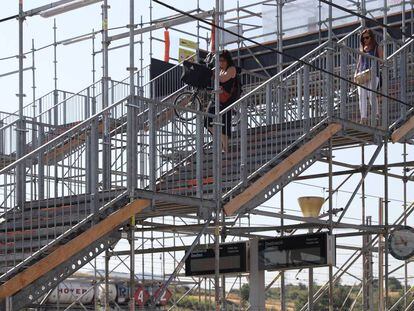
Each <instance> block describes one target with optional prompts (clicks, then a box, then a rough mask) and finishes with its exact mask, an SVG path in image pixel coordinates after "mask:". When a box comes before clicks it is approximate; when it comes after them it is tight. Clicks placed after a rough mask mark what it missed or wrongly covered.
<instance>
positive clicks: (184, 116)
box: [174, 91, 201, 122]
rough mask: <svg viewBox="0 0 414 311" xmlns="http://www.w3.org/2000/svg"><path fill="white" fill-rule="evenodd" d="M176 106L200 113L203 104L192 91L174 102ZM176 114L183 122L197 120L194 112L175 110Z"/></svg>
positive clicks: (184, 93) (182, 94) (181, 95)
mask: <svg viewBox="0 0 414 311" xmlns="http://www.w3.org/2000/svg"><path fill="white" fill-rule="evenodd" d="M174 106H177V107H185V108H190V109H193V110H196V111H198V110H199V108H200V106H201V102H200V98H198V96H197V95H196V94H194V93H193V92H190V91H185V92H182V93H181V94H180V95H178V96H177V98H176V99H175V101H174ZM174 112H175V114H176V116H177V117H178V118H179V119H180V120H182V121H187V122H188V121H192V120H194V119H195V118H196V114H195V113H194V112H191V111H187V110H184V109H180V108H174Z"/></svg>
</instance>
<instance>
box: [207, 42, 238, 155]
mask: <svg viewBox="0 0 414 311" xmlns="http://www.w3.org/2000/svg"><path fill="white" fill-rule="evenodd" d="M219 62H220V73H219V80H220V90H221V92H220V111H221V110H223V109H225V108H227V107H228V106H230V105H231V104H232V103H234V102H235V101H236V100H237V99H238V93H239V92H238V91H237V87H238V83H237V79H238V77H237V69H236V66H235V65H234V62H233V59H232V57H231V54H230V52H229V51H227V50H224V51H223V52H221V53H220V58H219ZM215 110H216V107H215V105H214V104H213V105H210V108H209V110H208V112H209V113H211V114H215ZM231 118H232V112H231V110H229V111H227V112H226V113H224V114H223V116H222V119H221V122H222V123H223V124H224V126H223V127H222V131H221V141H222V148H223V151H224V152H227V151H228V147H229V146H228V145H229V138H230V137H231ZM212 122H213V119H212V118H207V120H206V127H207V128H208V130H209V131H210V133H213V126H212Z"/></svg>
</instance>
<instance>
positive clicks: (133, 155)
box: [127, 0, 138, 310]
mask: <svg viewBox="0 0 414 311" xmlns="http://www.w3.org/2000/svg"><path fill="white" fill-rule="evenodd" d="M134 29H135V18H134V0H130V1H129V68H128V71H129V105H128V108H127V110H128V112H127V141H128V144H127V148H128V159H127V166H128V169H127V170H128V173H127V174H128V175H127V176H128V182H127V184H128V189H129V193H130V200H131V201H133V200H134V191H135V189H136V188H137V163H138V162H137V135H136V133H137V130H136V116H137V109H136V101H135V79H134V72H135V71H136V68H135V46H134ZM129 229H130V232H129V247H130V256H129V260H130V262H129V265H130V267H129V273H130V275H129V286H130V291H129V310H135V295H134V294H135V215H134V216H132V217H131V219H130V226H129Z"/></svg>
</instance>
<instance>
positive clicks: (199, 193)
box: [196, 113, 204, 198]
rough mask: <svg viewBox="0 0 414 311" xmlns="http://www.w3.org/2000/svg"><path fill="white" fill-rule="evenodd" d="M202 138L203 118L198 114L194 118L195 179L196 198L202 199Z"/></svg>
mask: <svg viewBox="0 0 414 311" xmlns="http://www.w3.org/2000/svg"><path fill="white" fill-rule="evenodd" d="M203 138H204V127H203V117H202V115H201V114H199V113H198V114H197V116H196V179H197V197H198V198H202V197H203V152H202V150H203V142H204V141H203Z"/></svg>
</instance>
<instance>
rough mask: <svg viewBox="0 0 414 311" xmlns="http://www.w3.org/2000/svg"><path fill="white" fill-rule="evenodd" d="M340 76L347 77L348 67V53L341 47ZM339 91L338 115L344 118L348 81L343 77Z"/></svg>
mask: <svg viewBox="0 0 414 311" xmlns="http://www.w3.org/2000/svg"><path fill="white" fill-rule="evenodd" d="M340 58H341V59H340V63H341V65H340V70H341V73H340V76H341V77H342V78H345V79H348V77H347V68H348V53H347V51H346V49H344V48H341V52H340ZM340 92H341V95H340V96H341V101H340V103H339V115H340V118H341V119H346V118H347V116H346V113H347V111H346V109H347V104H348V103H347V93H348V82H346V81H345V80H344V79H341V81H340Z"/></svg>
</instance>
